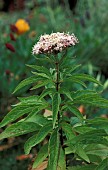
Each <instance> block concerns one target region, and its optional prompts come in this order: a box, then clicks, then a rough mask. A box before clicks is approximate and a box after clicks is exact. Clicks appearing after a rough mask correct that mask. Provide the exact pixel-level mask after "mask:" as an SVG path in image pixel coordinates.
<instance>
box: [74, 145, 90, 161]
mask: <svg viewBox="0 0 108 170" xmlns="http://www.w3.org/2000/svg"><path fill="white" fill-rule="evenodd" d="M76 153H77V154H78V155H79V156H80V157H81V158H82V159H84V160H85V161H87V162H88V163H90V160H89V157H88V156H87V154H86V153H85V151H84V149H83V148H82V147H81V146H80V145H77V147H76Z"/></svg>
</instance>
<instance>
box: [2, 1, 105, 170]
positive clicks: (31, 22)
mask: <svg viewBox="0 0 108 170" xmlns="http://www.w3.org/2000/svg"><path fill="white" fill-rule="evenodd" d="M52 32H69V33H74V34H75V35H76V36H77V37H78V39H79V44H78V45H77V46H76V47H75V48H73V49H72V48H70V49H69V51H68V52H67V56H68V57H69V58H70V57H71V58H72V60H71V63H70V61H69V64H72V65H73V64H76V63H77V64H81V67H80V70H77V72H82V73H86V74H90V75H92V76H94V77H95V78H96V79H97V80H99V81H101V82H102V84H103V87H98V86H97V85H96V84H92V83H88V82H87V87H88V88H89V89H94V90H96V91H99V92H102V96H103V97H105V98H106V99H108V1H107V0H0V121H1V120H2V119H3V117H4V116H5V115H6V114H7V113H8V112H9V111H10V110H11V105H12V104H14V103H16V102H17V96H22V95H23V94H24V96H25V95H26V96H27V95H30V94H32V93H34V92H31V91H29V90H28V88H24V89H23V90H21V91H19V92H18V93H16V94H14V95H12V92H13V90H14V88H15V87H16V86H17V85H18V83H19V82H20V81H21V80H23V79H24V78H27V77H28V76H29V75H31V72H30V69H28V68H27V67H26V64H33V63H34V64H37V65H38V64H39V65H46V66H47V63H45V62H44V61H40V60H36V59H35V58H34V57H33V56H32V54H31V51H32V47H33V45H34V44H35V43H36V42H37V41H38V39H39V36H40V35H41V34H45V33H48V34H50V33H52ZM39 57H40V56H39ZM67 87H68V88H69V89H70V90H72V89H75V90H77V89H83V87H81V86H79V85H71V84H67ZM41 91H42V88H39V89H38V91H35V94H40V93H41ZM78 108H79V110H80V111H81V112H82V114H86V116H87V117H88V118H93V117H98V116H102V117H105V118H108V109H99V108H93V107H90V106H84V105H79V106H78ZM2 130H3V129H0V132H2ZM27 138H28V135H24V136H22V137H17V138H9V139H6V140H4V141H0V170H19V169H21V170H26V169H28V170H30V169H31V166H30V164H31V161H32V158H33V155H34V154H36V152H37V151H38V148H37V149H36V150H35V149H34V150H33V151H32V153H31V154H30V155H28V156H25V155H23V154H24V150H23V145H24V142H25V140H26V139H27Z"/></svg>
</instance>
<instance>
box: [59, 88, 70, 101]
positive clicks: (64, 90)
mask: <svg viewBox="0 0 108 170" xmlns="http://www.w3.org/2000/svg"><path fill="white" fill-rule="evenodd" d="M59 93H60V94H65V95H66V96H67V97H68V98H69V99H70V100H71V101H73V99H72V96H71V92H70V91H69V90H67V89H65V88H62V87H61V88H60V90H59Z"/></svg>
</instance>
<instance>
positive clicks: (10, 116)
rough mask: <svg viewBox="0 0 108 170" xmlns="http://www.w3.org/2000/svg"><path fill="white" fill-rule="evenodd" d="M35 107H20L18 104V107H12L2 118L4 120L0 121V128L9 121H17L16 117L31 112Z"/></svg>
mask: <svg viewBox="0 0 108 170" xmlns="http://www.w3.org/2000/svg"><path fill="white" fill-rule="evenodd" d="M33 109H34V107H28V108H27V107H26V108H24V107H20V106H17V107H16V108H14V109H12V110H11V111H10V112H9V113H8V114H7V115H6V116H5V117H4V119H3V120H2V122H1V123H0V128H1V127H4V126H5V125H7V124H8V123H11V122H13V121H15V120H16V119H18V118H19V117H21V116H23V115H24V114H27V113H29V112H31V111H32V110H33Z"/></svg>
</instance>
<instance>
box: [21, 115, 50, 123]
mask: <svg viewBox="0 0 108 170" xmlns="http://www.w3.org/2000/svg"><path fill="white" fill-rule="evenodd" d="M24 121H25V122H34V123H37V124H38V125H40V126H44V125H45V124H48V123H49V120H48V119H47V118H46V117H44V116H43V115H40V114H37V113H35V112H34V114H30V115H29V116H28V117H26V119H25V120H24Z"/></svg>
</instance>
